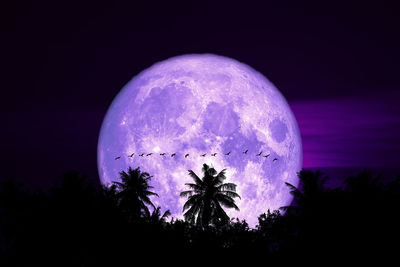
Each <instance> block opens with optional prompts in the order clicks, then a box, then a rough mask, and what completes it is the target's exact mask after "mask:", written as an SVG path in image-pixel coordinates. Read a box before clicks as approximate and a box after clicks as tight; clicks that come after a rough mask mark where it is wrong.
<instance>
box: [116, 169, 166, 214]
mask: <svg viewBox="0 0 400 267" xmlns="http://www.w3.org/2000/svg"><path fill="white" fill-rule="evenodd" d="M120 176H121V182H114V184H115V185H116V187H117V191H118V192H117V197H118V199H119V203H118V204H119V206H120V208H121V209H122V210H123V211H124V212H125V213H127V214H128V217H129V218H130V219H131V220H134V221H135V220H138V219H141V218H142V217H143V215H144V214H149V213H150V211H149V209H148V207H147V205H150V206H151V207H153V209H156V207H155V206H154V204H153V203H152V202H151V200H150V196H157V197H158V195H157V194H156V193H154V192H151V191H150V189H152V188H153V187H152V186H150V185H149V181H150V180H151V178H152V177H153V176H150V174H149V173H147V172H141V171H140V168H139V167H138V168H136V169H132V168H131V167H129V168H128V172H125V171H122V172H120Z"/></svg>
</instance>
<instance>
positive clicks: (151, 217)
mask: <svg viewBox="0 0 400 267" xmlns="http://www.w3.org/2000/svg"><path fill="white" fill-rule="evenodd" d="M169 216H171V212H170V211H169V210H166V211H165V212H164V213H163V214H162V215H161V207H157V208H155V209H154V210H153V212H152V213H151V214H150V213H148V214H147V215H146V217H147V221H148V222H149V223H150V224H153V225H162V224H164V223H165V220H166V219H167V218H168V217H169Z"/></svg>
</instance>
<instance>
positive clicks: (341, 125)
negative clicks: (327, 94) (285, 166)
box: [290, 92, 400, 168]
mask: <svg viewBox="0 0 400 267" xmlns="http://www.w3.org/2000/svg"><path fill="white" fill-rule="evenodd" d="M399 99H400V94H399V93H394V92H391V93H386V92H384V93H374V94H369V95H361V96H349V97H341V98H339V97H336V98H330V99H319V100H302V101H292V102H291V103H290V106H291V108H292V110H293V112H294V114H295V116H296V118H297V121H298V124H299V128H300V132H301V135H302V142H303V157H304V159H303V167H305V168H316V167H371V168H381V167H398V166H399V162H400V161H399V160H400V156H399V151H400V116H399V115H400V105H399V103H398V100H399Z"/></svg>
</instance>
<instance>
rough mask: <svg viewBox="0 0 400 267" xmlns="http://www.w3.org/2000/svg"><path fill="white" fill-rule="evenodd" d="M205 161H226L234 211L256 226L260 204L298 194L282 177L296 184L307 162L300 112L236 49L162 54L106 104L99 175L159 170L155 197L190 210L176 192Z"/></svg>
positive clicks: (176, 211)
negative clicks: (231, 53)
mask: <svg viewBox="0 0 400 267" xmlns="http://www.w3.org/2000/svg"><path fill="white" fill-rule="evenodd" d="M246 150H248V152H247V154H245V153H243V152H245V151H246ZM228 152H231V153H230V154H229V155H226V154H227V153H228ZM260 152H261V154H260ZM132 153H135V154H134V155H133V156H132ZM149 153H153V154H152V155H149V156H146V154H149ZM162 153H166V154H165V155H160V154H162ZM173 153H176V156H174V157H171V154H173ZM212 153H217V154H216V155H215V156H212V155H211V154H212ZM140 154H145V155H144V156H139V155H140ZM186 154H189V156H187V157H186V158H185V155H186ZM203 154H206V155H205V156H201V155H203ZM257 154H260V155H257ZM268 154H269V156H267V155H268ZM130 156H131V157H130ZM117 157H120V158H119V159H116V158H117ZM274 159H275V160H274ZM203 163H207V164H209V165H212V166H213V167H214V168H216V170H217V171H220V170H222V169H224V168H226V169H227V172H226V173H227V180H226V181H227V182H233V183H236V184H237V192H238V193H239V194H240V196H241V197H242V198H241V200H240V199H238V200H237V205H238V206H239V208H240V211H234V210H227V213H228V215H229V216H230V217H231V218H236V217H237V218H239V219H245V220H246V221H247V222H248V223H249V225H250V226H251V227H254V226H255V225H256V224H257V222H258V221H257V217H258V216H259V215H260V214H262V213H264V212H267V210H268V209H270V210H275V209H278V208H279V207H281V206H285V205H288V204H290V203H291V201H292V196H291V195H290V193H289V189H288V187H287V186H286V185H285V182H289V183H291V184H293V185H295V186H297V184H298V177H297V172H298V171H300V169H301V164H302V147H301V138H300V133H299V129H298V126H297V122H296V120H295V117H294V116H293V113H292V112H291V110H290V108H289V106H288V104H287V102H286V100H285V98H284V97H283V96H282V95H281V93H280V92H279V91H278V90H277V89H276V87H275V86H274V85H273V84H272V83H271V82H269V81H268V80H267V79H266V78H265V77H264V76H263V75H262V74H260V73H259V72H257V71H255V70H254V69H252V68H250V67H249V66H247V65H245V64H243V63H240V62H238V61H236V60H234V59H231V58H227V57H222V56H217V55H212V54H192V55H183V56H178V57H173V58H170V59H167V60H164V61H162V62H159V63H156V64H154V65H153V66H151V67H150V68H148V69H146V70H144V71H143V72H141V73H140V74H138V75H137V76H135V77H134V78H133V79H132V80H131V81H130V82H128V84H127V85H126V86H125V87H124V88H123V89H122V90H121V92H120V93H119V94H118V95H117V97H116V98H115V99H114V101H113V102H112V104H111V106H110V108H109V109H108V112H107V115H106V117H105V119H104V121H103V124H102V128H101V132H100V137H99V143H98V169H99V174H100V179H101V182H102V183H103V184H105V185H108V184H110V183H112V182H113V181H118V180H119V172H120V171H122V170H125V171H126V170H127V168H128V167H129V166H132V167H133V168H136V167H138V166H139V167H140V168H141V170H142V171H146V172H149V173H150V175H152V176H153V178H152V180H151V185H152V186H154V189H153V191H155V192H156V193H158V194H159V197H158V198H157V197H155V198H152V201H153V203H155V205H158V206H161V207H162V209H163V210H164V211H165V210H167V209H169V210H170V211H171V213H172V217H175V218H183V216H182V207H183V203H184V202H185V199H183V198H180V197H179V193H180V192H181V191H183V190H185V189H186V186H185V183H188V182H191V178H190V177H189V175H188V170H189V169H191V170H193V171H194V172H195V173H197V174H198V175H199V176H200V175H201V174H202V173H201V167H202V165H203Z"/></svg>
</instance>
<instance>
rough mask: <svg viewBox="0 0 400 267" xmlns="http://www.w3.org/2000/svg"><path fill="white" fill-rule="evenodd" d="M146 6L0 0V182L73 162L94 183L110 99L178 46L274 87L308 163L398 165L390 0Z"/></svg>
mask: <svg viewBox="0 0 400 267" xmlns="http://www.w3.org/2000/svg"><path fill="white" fill-rule="evenodd" d="M144 2H145V3H146V4H144V3H142V4H139V3H137V2H135V1H127V2H126V3H124V4H120V3H118V2H117V1H109V2H108V3H101V2H100V1H93V2H83V1H77V2H76V3H74V2H73V1H26V2H21V1H20V2H15V3H14V2H13V3H8V4H7V6H1V7H0V12H1V13H0V23H1V29H0V30H1V42H0V46H1V47H0V48H1V50H0V51H1V57H0V62H1V63H0V64H1V79H0V86H1V100H2V101H1V105H0V109H1V115H0V119H1V131H0V137H1V141H2V149H1V151H2V153H1V156H0V157H1V169H2V170H1V179H4V178H7V177H15V178H17V179H19V180H22V181H24V182H26V183H28V184H30V185H32V186H45V185H48V184H49V183H51V182H52V181H54V180H55V179H56V178H57V177H59V175H60V174H61V173H62V172H63V171H66V170H68V169H71V168H72V169H77V170H79V171H81V172H85V173H87V174H88V175H89V176H90V177H91V178H93V179H97V163H96V152H97V151H96V149H97V141H98V134H99V131H100V127H101V123H102V120H103V118H104V115H105V113H106V111H107V108H108V107H109V105H110V104H111V101H112V100H113V98H114V97H115V96H116V95H117V94H118V92H119V90H120V89H121V88H122V87H123V86H124V85H125V84H126V83H127V82H128V81H129V80H130V79H131V78H132V77H133V76H135V75H136V74H138V73H139V72H140V71H141V70H143V69H145V68H147V67H149V66H151V65H152V64H153V63H155V62H158V61H161V60H164V59H167V58H169V57H173V56H177V55H181V54H186V53H214V54H218V55H223V56H228V57H232V58H234V59H236V60H239V61H241V62H244V63H246V64H248V65H250V66H251V67H253V68H254V69H256V70H258V71H259V72H261V73H262V74H264V75H265V76H266V77H267V78H268V79H269V80H270V81H271V82H272V83H274V84H275V85H276V86H277V87H278V89H279V90H280V91H281V92H282V94H283V95H284V96H285V97H286V99H287V100H288V102H289V105H290V106H291V107H292V109H293V112H294V114H295V116H296V118H297V121H298V124H299V127H300V131H301V134H302V139H303V166H304V167H305V168H323V169H325V170H327V171H328V172H329V171H331V172H332V173H337V170H338V169H346V170H350V169H359V168H363V167H368V168H374V169H380V170H383V169H386V170H388V169H391V170H392V169H397V168H398V167H400V153H399V152H400V103H399V102H400V90H399V88H400V79H399V71H400V49H399V47H400V14H399V13H400V11H399V10H400V9H399V8H398V6H396V5H395V1H393V2H388V1H375V2H368V1H362V2H358V3H357V2H354V1H343V2H340V1H339V2H338V1H332V2H331V3H328V2H327V1H321V3H307V4H305V3H304V2H302V4H301V5H300V4H299V3H300V2H298V1H296V2H293V3H290V2H283V1H271V3H270V4H268V1H262V4H261V2H260V3H258V4H257V3H252V2H250V1H237V2H238V3H233V2H234V1H230V2H225V3H223V2H222V1H212V2H210V3H206V2H205V1H198V2H194V1H185V2H181V3H174V4H172V3H171V1H163V2H159V3H157V2H151V1H144ZM217 2H218V3H217ZM296 3H297V4H296ZM1 5H3V4H1ZM335 170H336V172H335Z"/></svg>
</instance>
